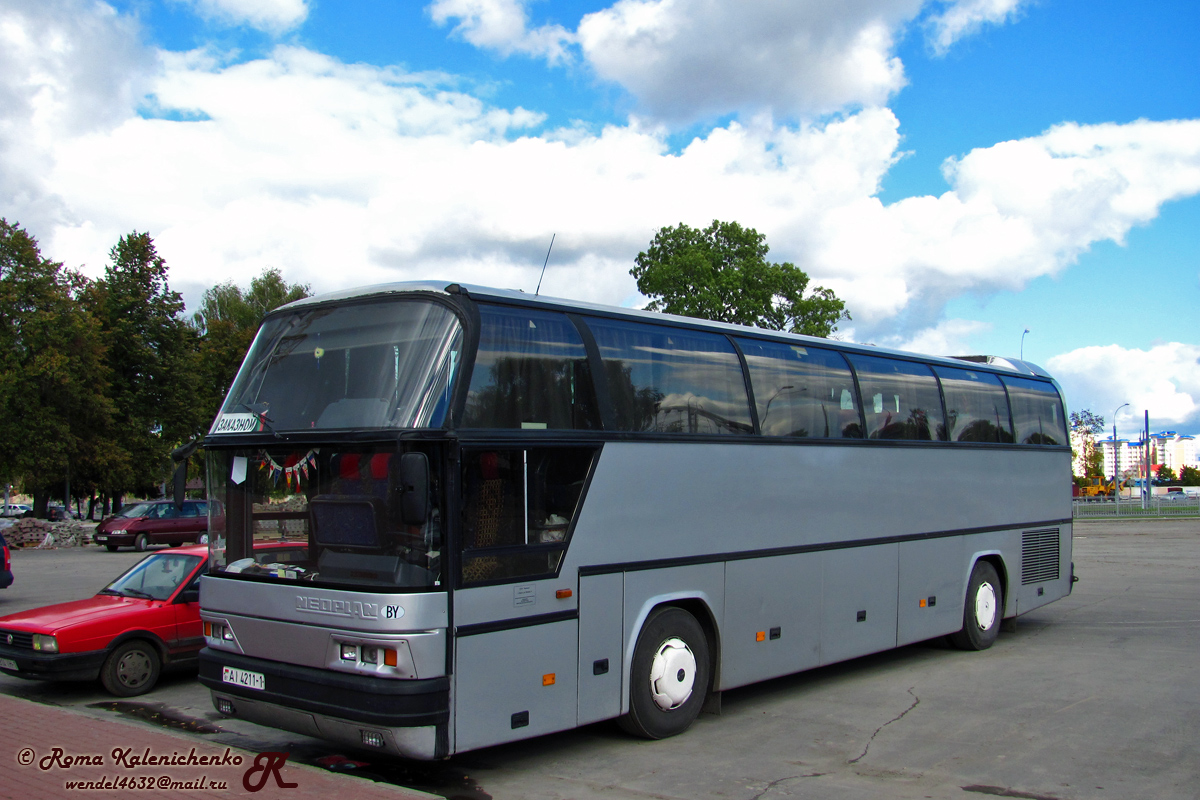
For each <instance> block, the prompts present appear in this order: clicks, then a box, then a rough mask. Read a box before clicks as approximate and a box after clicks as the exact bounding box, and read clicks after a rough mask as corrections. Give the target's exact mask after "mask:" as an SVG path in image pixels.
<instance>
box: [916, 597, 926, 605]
mask: <svg viewBox="0 0 1200 800" xmlns="http://www.w3.org/2000/svg"><path fill="white" fill-rule="evenodd" d="M917 605H918V606H920V607H921V608H924V607H925V598H924V597H922V598H921V599H920V600H918V601H917Z"/></svg>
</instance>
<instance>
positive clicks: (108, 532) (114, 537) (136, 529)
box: [92, 500, 208, 551]
mask: <svg viewBox="0 0 1200 800" xmlns="http://www.w3.org/2000/svg"><path fill="white" fill-rule="evenodd" d="M207 533H208V503H207V502H206V501H204V500H184V501H183V505H182V506H181V507H180V508H178V509H176V508H175V503H174V502H172V501H171V500H149V501H147V502H144V503H134V504H133V505H129V506H126V507H125V508H123V509H121V511H120V512H119V513H117V514H114V515H112V516H109V517H105V518H104V519H102V520H101V521H100V524H99V525H97V526H96V532H95V533H94V534H93V535H92V540H93V541H94V542H95V543H96V544H102V545H104V546H105V547H107V548H108V549H109V550H116V549H117V548H118V547H133V549H135V550H138V551H141V550H145V549H146V548H147V547H149V546H150V545H152V544H170V545H177V544H190V543H193V542H199V541H202V540H203V537H204V536H205V535H206V534H207Z"/></svg>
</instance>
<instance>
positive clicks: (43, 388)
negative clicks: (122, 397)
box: [0, 219, 113, 514]
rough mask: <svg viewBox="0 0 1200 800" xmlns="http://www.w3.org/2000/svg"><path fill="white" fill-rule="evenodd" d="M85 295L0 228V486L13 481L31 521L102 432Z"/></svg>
mask: <svg viewBox="0 0 1200 800" xmlns="http://www.w3.org/2000/svg"><path fill="white" fill-rule="evenodd" d="M89 289H90V285H89V283H88V281H87V279H86V278H84V277H83V276H81V275H79V274H78V273H75V272H72V271H70V270H67V269H64V268H63V266H62V264H60V263H58V262H55V261H49V260H47V259H45V258H43V257H42V255H41V252H40V250H39V248H38V244H37V241H36V240H35V239H34V238H33V237H32V236H30V235H29V234H28V233H27V232H26V231H25V230H24V229H22V228H21V227H19V226H18V225H16V224H11V223H9V222H8V221H7V220H3V219H0V480H4V481H7V480H10V479H17V480H20V481H22V482H23V483H24V485H25V487H26V489H27V490H31V491H32V493H33V496H34V510H35V512H36V513H38V514H44V513H45V510H46V505H47V500H48V499H49V497H48V493H47V489H48V487H50V486H51V485H54V484H58V483H70V481H71V475H72V473H73V472H74V473H75V474H77V475H78V474H80V473H82V472H86V471H87V469H88V468H89V464H90V463H91V462H92V461H93V460H94V459H96V458H97V457H98V454H99V453H101V452H102V438H103V435H104V433H105V431H106V430H108V429H109V425H110V420H111V415H112V410H113V409H112V405H111V403H110V402H109V400H108V398H107V388H108V378H109V373H108V369H107V365H106V362H105V358H104V356H105V351H104V344H103V338H102V335H101V330H100V325H99V321H98V320H97V319H96V317H95V316H94V315H93V314H92V313H91V312H90V310H89V309H88V308H87V307H86V306H85V305H84V304H83V303H81V302H80V300H81V298H82V297H83V296H84V295H85V294H86V293H87V292H88V290H89ZM72 494H74V492H72Z"/></svg>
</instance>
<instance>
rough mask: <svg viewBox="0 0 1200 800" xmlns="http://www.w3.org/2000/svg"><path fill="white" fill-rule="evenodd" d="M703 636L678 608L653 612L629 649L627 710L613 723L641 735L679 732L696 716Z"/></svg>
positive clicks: (703, 679)
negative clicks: (632, 648) (630, 658)
mask: <svg viewBox="0 0 1200 800" xmlns="http://www.w3.org/2000/svg"><path fill="white" fill-rule="evenodd" d="M708 682H709V656H708V638H707V637H706V636H705V635H704V630H703V629H702V628H701V627H700V623H699V622H697V621H696V618H695V617H693V616H692V615H691V614H689V613H688V612H686V611H684V610H683V609H681V608H674V607H670V606H668V607H664V608H659V609H656V610H655V611H653V612H652V613H651V614H650V616H649V618H647V620H646V624H645V625H644V626H643V627H642V632H641V633H640V634H639V635H638V640H637V646H636V647H635V648H634V651H633V669H632V671H631V680H630V689H629V713H628V714H626V715H625V716H623V717H621V718H620V719H619V720H618V722H619V723H620V725H621V727H622V728H623V729H625V731H626V732H628V733H631V734H633V735H635V736H641V737H644V738H646V739H665V738H666V737H668V736H675V735H676V734H679V733H683V732H684V731H685V730H687V729H688V727H689V726H690V725H691V724H692V723H693V722H694V721H695V719H696V717H697V716H698V715H699V714H700V707H701V706H702V705H704V697H705V695H706V694H707V693H708Z"/></svg>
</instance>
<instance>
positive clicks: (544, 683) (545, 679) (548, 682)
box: [542, 672, 554, 686]
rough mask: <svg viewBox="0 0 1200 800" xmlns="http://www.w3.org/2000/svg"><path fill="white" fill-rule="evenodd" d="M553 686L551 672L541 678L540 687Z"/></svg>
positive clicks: (552, 674)
mask: <svg viewBox="0 0 1200 800" xmlns="http://www.w3.org/2000/svg"><path fill="white" fill-rule="evenodd" d="M553 685H554V673H553V672H549V673H547V674H545V675H543V676H542V686H553Z"/></svg>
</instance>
